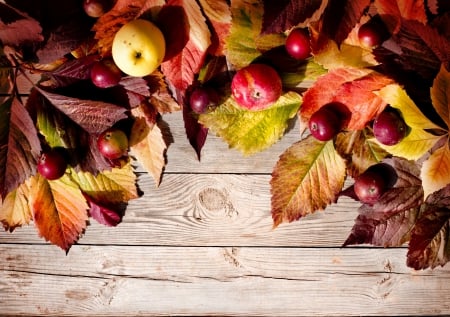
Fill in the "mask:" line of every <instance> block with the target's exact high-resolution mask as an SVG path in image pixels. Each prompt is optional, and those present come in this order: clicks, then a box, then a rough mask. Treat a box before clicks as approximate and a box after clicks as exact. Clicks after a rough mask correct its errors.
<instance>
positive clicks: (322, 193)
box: [270, 135, 346, 227]
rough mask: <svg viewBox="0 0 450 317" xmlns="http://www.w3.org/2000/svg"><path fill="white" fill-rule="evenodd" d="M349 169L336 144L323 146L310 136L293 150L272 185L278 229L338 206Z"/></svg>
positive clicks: (275, 172)
mask: <svg viewBox="0 0 450 317" xmlns="http://www.w3.org/2000/svg"><path fill="white" fill-rule="evenodd" d="M345 169H346V166H345V161H344V159H342V158H341V157H340V156H339V154H338V153H337V151H336V150H335V148H334V146H333V142H332V141H329V142H320V141H317V140H316V139H315V138H313V137H312V136H311V135H310V136H308V137H307V138H305V139H303V140H301V141H299V142H297V143H294V144H293V145H292V146H291V147H289V148H288V149H287V150H286V151H285V152H284V153H283V154H282V155H281V157H280V159H279V161H278V162H277V164H276V166H275V168H274V170H273V172H272V179H271V181H270V184H271V193H272V218H273V222H274V227H277V226H278V225H279V224H281V223H283V222H292V221H295V220H298V219H299V218H301V217H303V216H306V215H308V214H311V213H314V212H316V211H318V210H322V209H325V207H326V206H328V205H329V204H331V203H333V202H335V201H336V199H337V197H338V195H339V192H340V191H341V190H342V187H343V186H344V180H345V176H346V172H345Z"/></svg>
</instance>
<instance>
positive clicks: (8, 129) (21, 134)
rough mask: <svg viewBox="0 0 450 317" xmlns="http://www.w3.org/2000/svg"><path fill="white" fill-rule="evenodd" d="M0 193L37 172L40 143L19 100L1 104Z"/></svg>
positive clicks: (8, 190) (2, 195) (13, 187)
mask: <svg viewBox="0 0 450 317" xmlns="http://www.w3.org/2000/svg"><path fill="white" fill-rule="evenodd" d="M0 118H1V120H0V194H1V196H0V197H1V198H2V199H3V198H4V197H5V196H6V194H7V193H9V192H11V191H12V190H14V189H16V188H17V186H19V184H21V183H23V182H24V181H25V180H26V179H27V178H29V177H30V176H31V175H32V174H33V173H35V171H36V162H37V158H38V156H39V154H40V151H41V145H40V142H39V139H38V136H37V131H36V128H35V126H34V123H33V121H32V119H31V117H30V115H29V113H28V112H27V110H26V109H25V107H24V106H23V105H22V104H21V102H20V101H19V100H18V99H17V98H14V97H12V98H10V99H8V100H7V101H6V102H5V103H3V104H0Z"/></svg>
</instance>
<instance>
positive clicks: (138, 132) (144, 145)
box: [129, 106, 167, 186]
mask: <svg viewBox="0 0 450 317" xmlns="http://www.w3.org/2000/svg"><path fill="white" fill-rule="evenodd" d="M148 112H149V110H148V109H147V108H145V107H144V106H141V107H138V108H135V109H133V110H132V114H133V116H134V118H135V120H134V124H133V127H132V129H131V135H130V141H129V143H130V153H131V155H133V156H135V157H136V158H137V159H138V161H139V162H141V164H142V166H143V167H144V169H145V170H146V171H147V172H148V173H149V174H150V175H152V177H153V179H154V180H155V183H156V186H159V184H160V181H161V175H162V172H163V170H164V167H165V165H166V162H165V156H164V155H165V152H166V150H167V145H166V143H165V141H164V137H163V134H162V132H161V129H160V128H159V127H158V125H157V121H156V116H155V117H154V118H151V116H149V114H148Z"/></svg>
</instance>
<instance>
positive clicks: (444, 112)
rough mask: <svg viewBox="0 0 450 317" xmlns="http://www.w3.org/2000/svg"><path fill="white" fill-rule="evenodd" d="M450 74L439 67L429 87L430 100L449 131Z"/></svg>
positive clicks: (442, 67)
mask: <svg viewBox="0 0 450 317" xmlns="http://www.w3.org/2000/svg"><path fill="white" fill-rule="evenodd" d="M449 87H450V72H449V71H448V70H446V69H445V67H444V66H443V65H441V69H440V70H439V73H438V74H437V76H436V78H435V79H434V81H433V86H432V87H431V100H432V102H433V107H434V109H436V112H437V113H438V114H439V116H440V117H441V118H442V120H443V121H444V123H445V124H446V125H447V127H448V129H449V130H450V89H449Z"/></svg>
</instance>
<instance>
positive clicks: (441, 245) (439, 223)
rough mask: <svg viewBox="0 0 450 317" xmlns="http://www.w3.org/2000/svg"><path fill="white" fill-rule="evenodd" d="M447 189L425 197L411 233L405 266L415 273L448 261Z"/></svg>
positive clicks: (449, 194)
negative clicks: (412, 269) (414, 270)
mask: <svg viewBox="0 0 450 317" xmlns="http://www.w3.org/2000/svg"><path fill="white" fill-rule="evenodd" d="M449 203H450V185H447V186H446V187H444V188H442V189H441V190H439V191H437V192H435V193H433V194H431V195H430V196H428V197H427V199H426V201H425V204H424V205H423V206H422V213H421V215H420V218H419V219H418V220H417V222H416V225H415V226H414V229H413V230H412V232H411V241H410V242H409V248H408V254H407V262H406V263H407V265H408V266H409V267H412V268H414V269H416V270H423V269H426V268H435V267H437V266H439V265H440V266H443V265H444V264H446V263H447V262H448V261H450V247H449V240H450V227H449V226H450V209H449V208H448V206H449Z"/></svg>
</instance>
